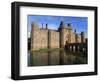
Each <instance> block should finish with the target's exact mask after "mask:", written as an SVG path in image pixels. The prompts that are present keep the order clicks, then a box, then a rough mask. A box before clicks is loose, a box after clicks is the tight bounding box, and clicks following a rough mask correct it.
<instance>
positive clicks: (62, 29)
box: [59, 21, 66, 48]
mask: <svg viewBox="0 0 100 82" xmlns="http://www.w3.org/2000/svg"><path fill="white" fill-rule="evenodd" d="M65 29H66V28H65V24H64V22H63V21H61V23H60V27H59V32H60V47H61V48H62V47H64V31H65Z"/></svg>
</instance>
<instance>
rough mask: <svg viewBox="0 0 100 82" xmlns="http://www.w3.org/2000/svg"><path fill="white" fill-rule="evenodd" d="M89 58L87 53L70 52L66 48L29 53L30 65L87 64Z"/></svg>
mask: <svg viewBox="0 0 100 82" xmlns="http://www.w3.org/2000/svg"><path fill="white" fill-rule="evenodd" d="M87 58H88V57H87V53H81V52H71V53H70V52H67V51H64V50H59V51H49V52H31V53H29V54H28V66H49V65H75V64H76V65H77V64H87V63H88V59H87Z"/></svg>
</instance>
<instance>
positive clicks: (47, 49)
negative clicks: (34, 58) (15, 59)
mask: <svg viewBox="0 0 100 82" xmlns="http://www.w3.org/2000/svg"><path fill="white" fill-rule="evenodd" d="M59 50H64V48H43V49H39V50H30V52H33V51H34V52H48V51H59Z"/></svg>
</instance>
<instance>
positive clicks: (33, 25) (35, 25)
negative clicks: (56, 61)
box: [31, 22, 39, 49]
mask: <svg viewBox="0 0 100 82" xmlns="http://www.w3.org/2000/svg"><path fill="white" fill-rule="evenodd" d="M37 30H39V28H38V24H37V23H36V22H32V24H31V49H34V35H35V32H36V31H37Z"/></svg>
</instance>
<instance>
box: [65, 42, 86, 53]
mask: <svg viewBox="0 0 100 82" xmlns="http://www.w3.org/2000/svg"><path fill="white" fill-rule="evenodd" d="M65 49H66V50H70V51H81V52H87V43H68V44H66V45H65Z"/></svg>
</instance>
